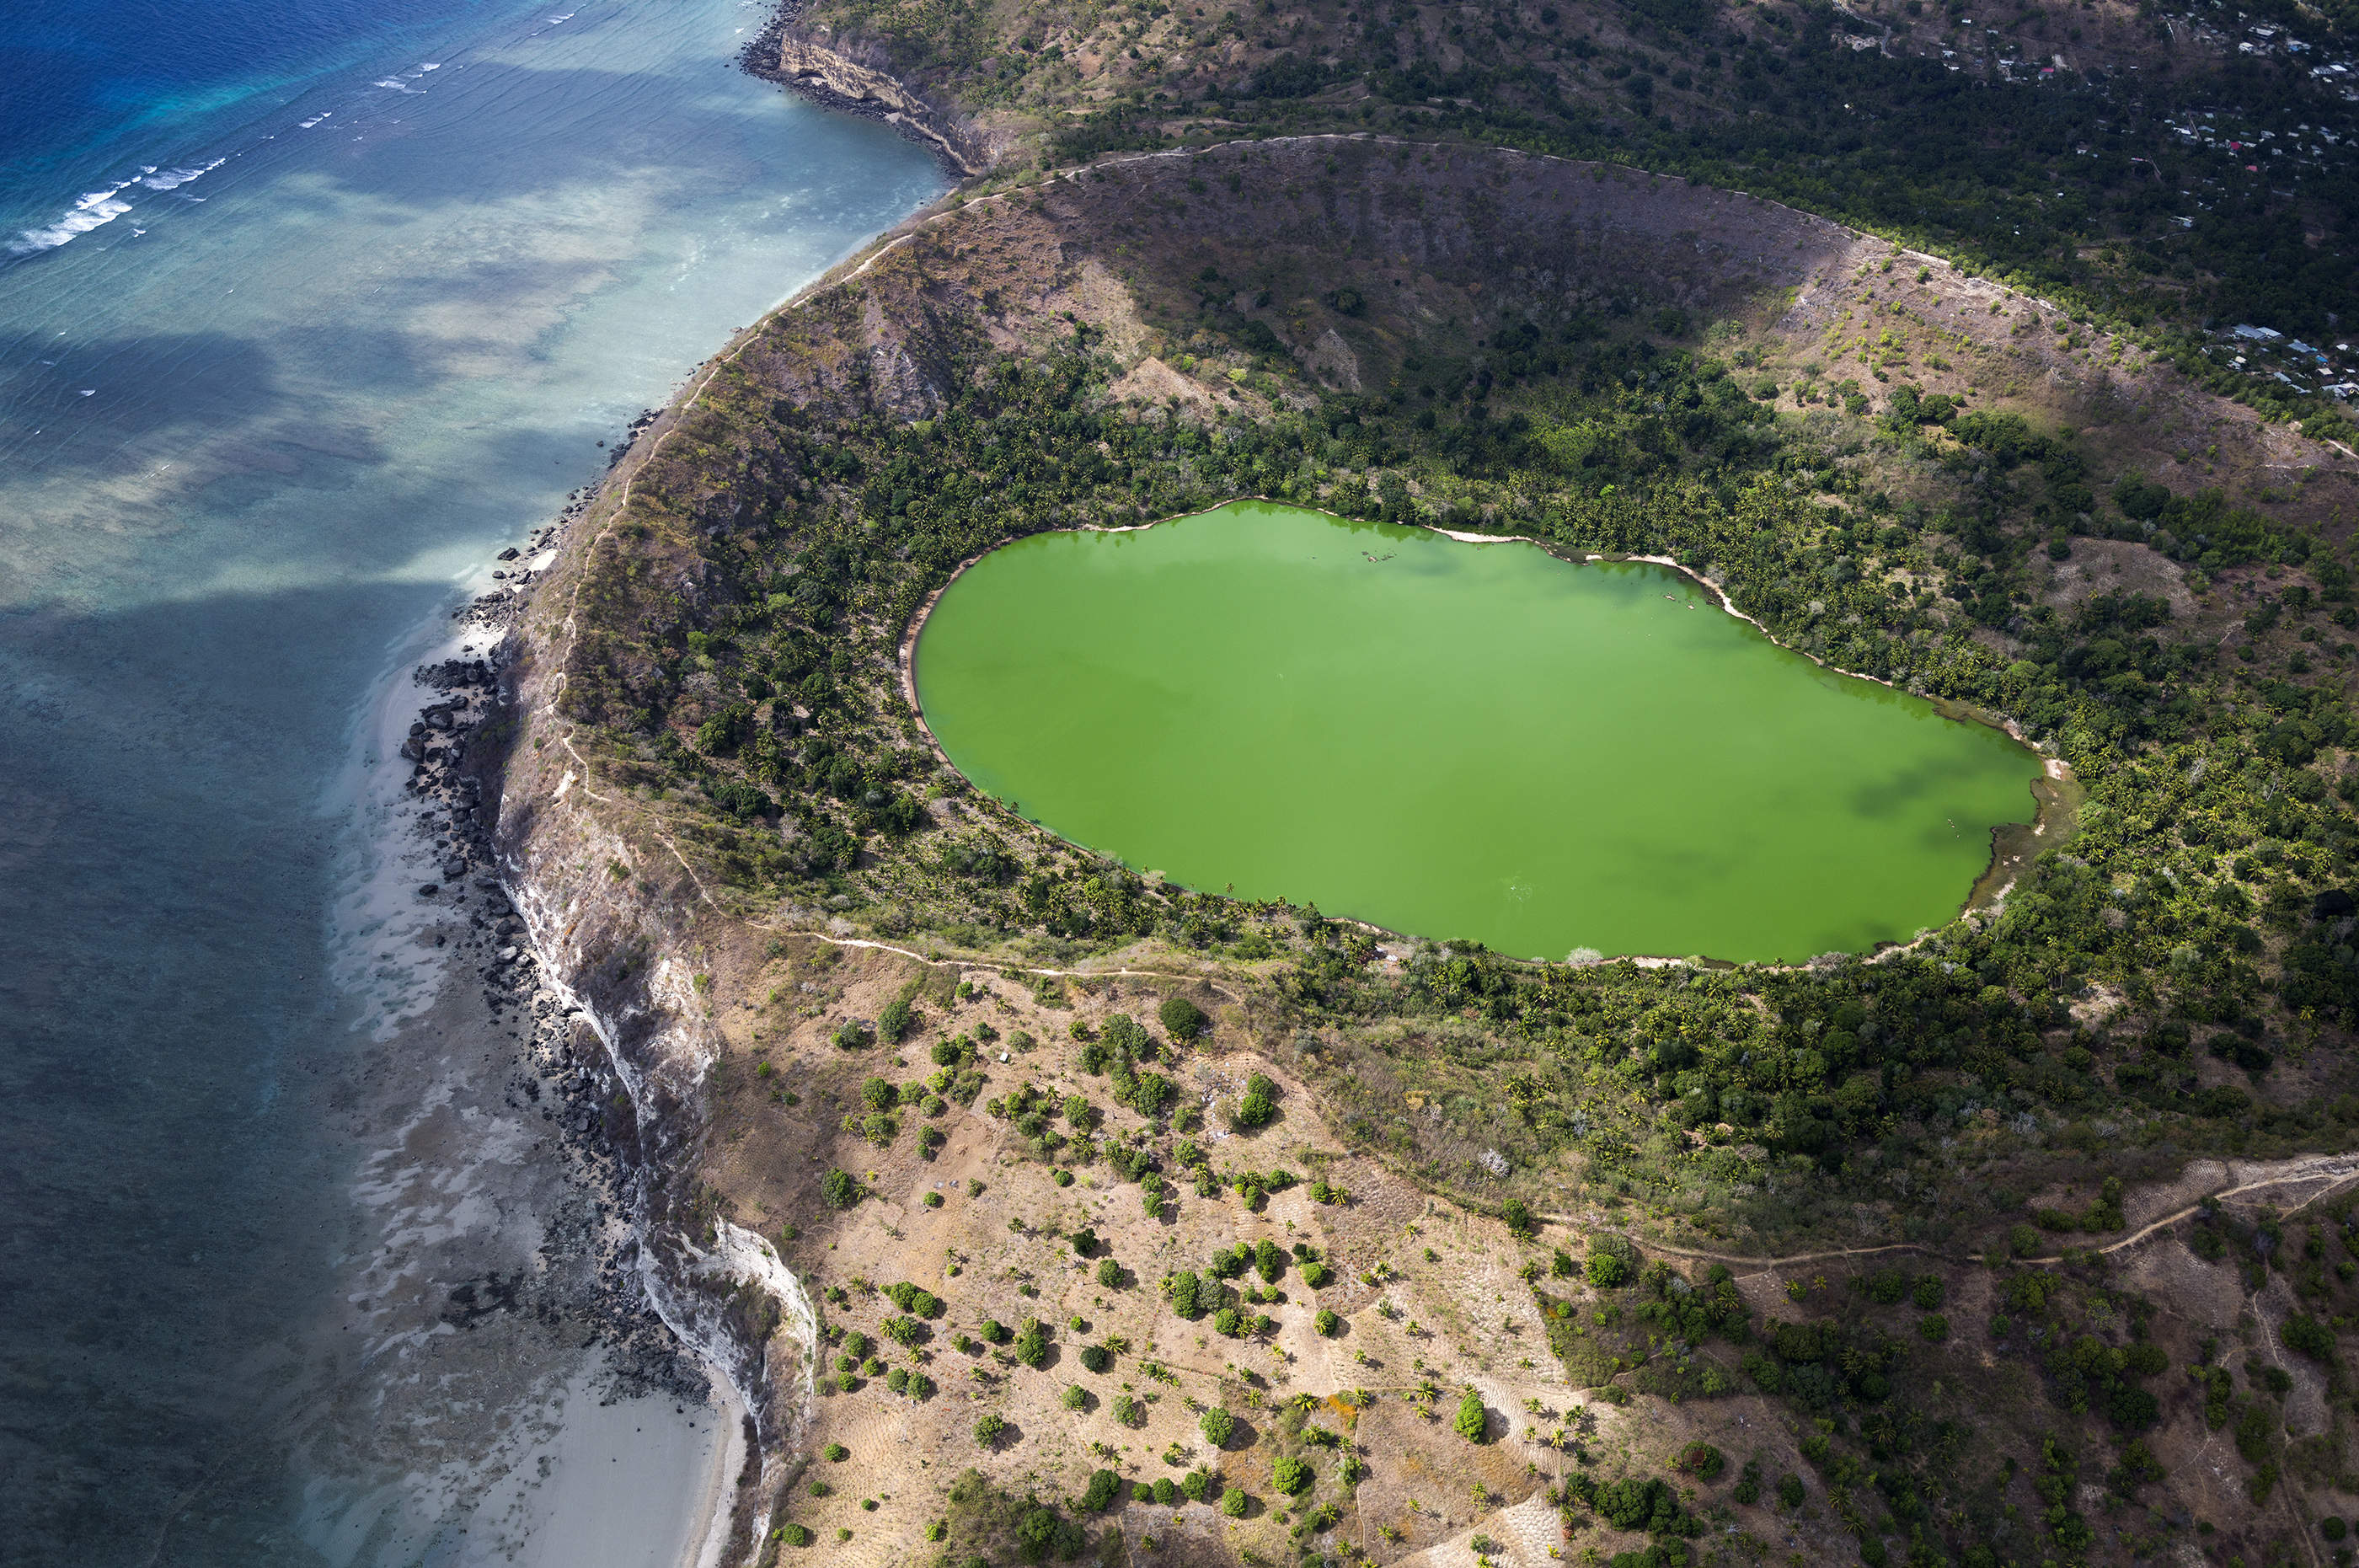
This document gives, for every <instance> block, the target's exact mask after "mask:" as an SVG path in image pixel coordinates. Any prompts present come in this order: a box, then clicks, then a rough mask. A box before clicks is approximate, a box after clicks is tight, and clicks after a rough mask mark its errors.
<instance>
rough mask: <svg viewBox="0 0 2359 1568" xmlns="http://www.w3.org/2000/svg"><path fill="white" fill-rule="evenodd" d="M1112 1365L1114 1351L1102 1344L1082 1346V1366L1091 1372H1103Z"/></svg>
mask: <svg viewBox="0 0 2359 1568" xmlns="http://www.w3.org/2000/svg"><path fill="white" fill-rule="evenodd" d="M1113 1365H1114V1353H1113V1352H1111V1351H1109V1350H1108V1349H1106V1347H1105V1346H1104V1345H1083V1346H1082V1367H1083V1368H1084V1369H1085V1370H1087V1371H1091V1372H1103V1371H1104V1370H1105V1369H1106V1368H1107V1367H1111V1366H1113Z"/></svg>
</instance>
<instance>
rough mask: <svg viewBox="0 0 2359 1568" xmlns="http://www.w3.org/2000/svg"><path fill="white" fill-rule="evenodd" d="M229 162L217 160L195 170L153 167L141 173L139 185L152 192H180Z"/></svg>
mask: <svg viewBox="0 0 2359 1568" xmlns="http://www.w3.org/2000/svg"><path fill="white" fill-rule="evenodd" d="M228 161H229V159H227V158H215V159H213V160H212V162H211V163H208V164H201V165H200V166H199V167H197V168H195V169H155V168H152V167H151V168H149V169H145V170H143V171H142V172H141V175H140V179H139V183H140V184H142V185H145V186H146V187H147V189H148V190H150V191H178V190H179V188H180V187H181V186H183V185H186V184H187V183H188V182H189V181H190V180H201V179H203V178H204V177H205V176H206V175H208V174H211V173H212V171H213V170H214V169H219V168H220V167H221V166H222V165H223V164H224V163H227V162H228Z"/></svg>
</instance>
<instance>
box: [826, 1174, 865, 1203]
mask: <svg viewBox="0 0 2359 1568" xmlns="http://www.w3.org/2000/svg"><path fill="white" fill-rule="evenodd" d="M819 1191H820V1196H821V1197H823V1198H825V1199H826V1200H827V1204H828V1207H830V1208H832V1209H848V1208H850V1207H852V1205H853V1204H854V1203H858V1202H860V1183H859V1182H858V1181H853V1176H852V1172H851V1171H829V1172H828V1173H827V1174H826V1175H825V1176H823V1177H821V1179H820V1183H819Z"/></svg>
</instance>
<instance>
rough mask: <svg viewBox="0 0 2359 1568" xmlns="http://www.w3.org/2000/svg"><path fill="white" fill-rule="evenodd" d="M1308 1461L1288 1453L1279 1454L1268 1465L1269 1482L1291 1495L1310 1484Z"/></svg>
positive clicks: (1303, 1489) (1305, 1488)
mask: <svg viewBox="0 0 2359 1568" xmlns="http://www.w3.org/2000/svg"><path fill="white" fill-rule="evenodd" d="M1310 1479H1311V1477H1310V1461H1309V1460H1307V1459H1298V1458H1295V1457H1293V1456H1291V1455H1288V1454H1280V1455H1279V1456H1278V1458H1277V1462H1276V1463H1274V1464H1273V1465H1270V1473H1269V1484H1270V1485H1271V1486H1274V1487H1276V1488H1277V1490H1278V1491H1280V1492H1282V1493H1284V1494H1285V1495H1286V1496H1288V1497H1294V1496H1295V1495H1297V1494H1298V1493H1300V1492H1302V1491H1305V1490H1307V1489H1308V1488H1309V1487H1310Z"/></svg>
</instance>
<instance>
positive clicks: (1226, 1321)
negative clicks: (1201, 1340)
mask: <svg viewBox="0 0 2359 1568" xmlns="http://www.w3.org/2000/svg"><path fill="white" fill-rule="evenodd" d="M1244 1329H1245V1319H1244V1318H1242V1317H1240V1316H1238V1315H1237V1310H1236V1308H1234V1307H1223V1308H1222V1309H1221V1310H1220V1311H1219V1312H1214V1313H1213V1314H1212V1332H1213V1333H1214V1334H1225V1335H1226V1336H1228V1337H1229V1338H1231V1339H1234V1338H1235V1337H1236V1336H1237V1335H1238V1334H1240V1333H1242V1332H1243V1331H1244Z"/></svg>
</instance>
